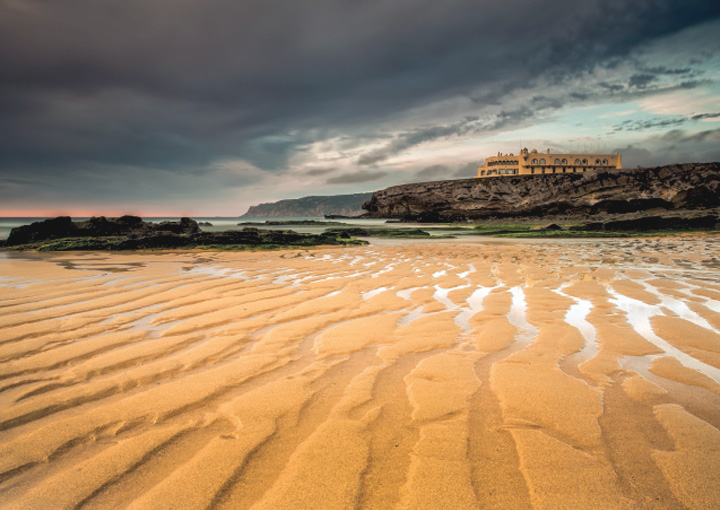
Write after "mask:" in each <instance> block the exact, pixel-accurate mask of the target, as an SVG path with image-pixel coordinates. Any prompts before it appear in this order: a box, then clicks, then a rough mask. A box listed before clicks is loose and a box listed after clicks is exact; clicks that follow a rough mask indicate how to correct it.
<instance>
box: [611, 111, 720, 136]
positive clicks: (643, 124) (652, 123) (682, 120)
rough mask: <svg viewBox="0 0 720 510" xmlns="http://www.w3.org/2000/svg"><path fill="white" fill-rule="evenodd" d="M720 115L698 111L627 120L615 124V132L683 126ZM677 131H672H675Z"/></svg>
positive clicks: (719, 114)
mask: <svg viewBox="0 0 720 510" xmlns="http://www.w3.org/2000/svg"><path fill="white" fill-rule="evenodd" d="M719 117H720V113H698V114H695V115H689V116H678V115H675V116H672V117H666V118H661V119H653V120H625V121H623V122H621V123H620V124H617V125H615V126H613V131H614V132H619V131H645V130H647V129H658V128H660V129H662V128H671V127H678V126H682V125H683V124H686V123H688V122H691V121H697V120H704V119H716V118H719ZM674 132H676V131H671V133H674Z"/></svg>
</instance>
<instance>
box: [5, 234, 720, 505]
mask: <svg viewBox="0 0 720 510" xmlns="http://www.w3.org/2000/svg"><path fill="white" fill-rule="evenodd" d="M718 252H720V238H717V237H683V238H676V239H646V240H606V241H597V240H594V241H592V240H587V241H572V242H570V241H533V242H495V241H490V242H483V243H476V244H461V243H441V244H432V243H426V244H422V243H421V244H415V243H408V244H406V245H401V246H393V245H383V246H370V247H362V248H351V249H336V248H327V249H317V250H302V251H284V252H283V251H277V252H256V253H229V252H221V253H214V252H184V253H159V254H156V253H122V254H105V253H72V254H70V253H65V254H56V255H48V256H39V255H27V254H25V255H14V254H2V255H0V257H2V258H0V507H2V508H3V509H53V510H54V509H93V508H95V509H98V508H103V509H117V508H132V509H171V508H172V509H245V508H252V509H303V508H307V509H322V508H338V509H345V508H348V509H349V508H361V509H365V508H368V509H369V508H374V509H388V508H403V509H449V508H452V509H462V508H468V509H476V508H508V509H523V508H537V509H545V508H547V509H565V508H567V509H590V508H592V509H595V508H598V509H614V508H628V509H638V508H647V509H656V508H666V509H682V508H697V509H707V508H718V507H720V430H719V429H720V331H719V330H718V328H719V327H720V302H719V301H718V300H719V299H720V273H719V271H718V269H719V268H720V264H719V263H718V260H717V253H718Z"/></svg>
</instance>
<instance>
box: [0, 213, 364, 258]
mask: <svg viewBox="0 0 720 510" xmlns="http://www.w3.org/2000/svg"><path fill="white" fill-rule="evenodd" d="M324 244H335V245H337V244H359V242H357V241H355V240H352V239H349V236H348V235H347V234H345V233H343V232H323V233H321V234H305V233H298V232H294V231H292V230H261V229H257V228H250V227H248V228H244V229H242V230H228V231H225V232H203V231H201V230H200V228H199V227H198V224H197V222H196V221H195V220H192V219H190V218H182V219H181V220H180V221H164V222H162V223H150V222H145V221H143V220H142V218H139V217H137V216H122V217H120V218H105V217H103V216H98V217H93V218H91V219H89V220H87V221H79V222H73V221H72V218H70V217H69V216H60V217H57V218H51V219H47V220H45V221H37V222H35V223H33V224H31V225H25V226H22V227H18V228H14V229H13V230H12V231H11V232H10V236H9V237H8V239H7V241H6V242H5V243H1V242H0V246H2V247H3V248H6V249H39V250H43V251H45V250H48V251H63V250H138V249H172V248H189V247H195V246H230V245H237V246H243V247H250V248H255V247H261V248H275V247H284V246H318V245H324ZM17 247H19V248H17Z"/></svg>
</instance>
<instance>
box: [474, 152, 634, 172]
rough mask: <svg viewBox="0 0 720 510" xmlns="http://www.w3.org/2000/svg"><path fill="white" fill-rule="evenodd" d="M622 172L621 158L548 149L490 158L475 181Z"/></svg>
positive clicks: (612, 155)
mask: <svg viewBox="0 0 720 510" xmlns="http://www.w3.org/2000/svg"><path fill="white" fill-rule="evenodd" d="M613 168H622V157H621V156H620V154H618V153H617V152H616V153H615V154H553V153H551V152H550V149H548V150H547V152H543V153H540V152H538V151H537V150H535V149H533V150H531V151H528V150H527V149H523V150H521V151H520V154H519V155H517V156H515V155H514V154H502V153H500V152H498V155H497V156H491V157H489V158H487V159H486V160H485V164H484V165H483V166H480V167H478V173H477V176H478V177H496V176H500V177H504V176H508V175H533V174H564V173H581V172H589V171H591V170H610V169H613Z"/></svg>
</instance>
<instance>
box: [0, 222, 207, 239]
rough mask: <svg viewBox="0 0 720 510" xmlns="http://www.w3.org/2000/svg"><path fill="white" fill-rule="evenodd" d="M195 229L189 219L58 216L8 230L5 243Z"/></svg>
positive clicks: (194, 225)
mask: <svg viewBox="0 0 720 510" xmlns="http://www.w3.org/2000/svg"><path fill="white" fill-rule="evenodd" d="M199 230H200V228H199V227H198V224H197V222H196V221H195V220H191V219H190V218H181V219H180V221H163V222H162V223H157V224H156V223H150V222H145V221H143V219H142V218H140V217H139V216H121V217H119V218H106V217H105V216H93V217H92V218H90V219H89V220H86V221H78V222H74V221H72V218H70V217H69V216H58V217H57V218H50V219H47V220H44V221H36V222H35V223H31V224H30V225H23V226H22V227H17V228H14V229H12V230H11V231H10V235H9V236H8V238H7V241H6V243H5V245H6V246H16V245H20V244H28V243H34V242H38V241H46V240H48V239H63V238H73V237H109V236H127V235H136V236H150V235H152V234H155V233H172V234H193V233H197V232H198V231H199Z"/></svg>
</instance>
